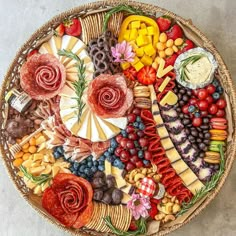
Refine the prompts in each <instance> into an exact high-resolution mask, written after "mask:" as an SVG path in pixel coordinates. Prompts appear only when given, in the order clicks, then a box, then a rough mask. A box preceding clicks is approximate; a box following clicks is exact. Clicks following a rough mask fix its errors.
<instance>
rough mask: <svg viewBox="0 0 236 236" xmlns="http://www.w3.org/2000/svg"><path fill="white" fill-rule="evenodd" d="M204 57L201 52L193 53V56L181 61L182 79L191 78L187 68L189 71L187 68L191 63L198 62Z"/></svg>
mask: <svg viewBox="0 0 236 236" xmlns="http://www.w3.org/2000/svg"><path fill="white" fill-rule="evenodd" d="M202 57H203V55H202V54H199V55H193V56H191V57H187V58H185V59H183V60H182V61H181V65H180V69H181V72H180V79H181V80H182V81H186V80H189V77H188V75H187V73H186V70H187V71H188V69H187V65H189V64H194V63H195V62H197V61H198V60H200V59H201V58H202Z"/></svg>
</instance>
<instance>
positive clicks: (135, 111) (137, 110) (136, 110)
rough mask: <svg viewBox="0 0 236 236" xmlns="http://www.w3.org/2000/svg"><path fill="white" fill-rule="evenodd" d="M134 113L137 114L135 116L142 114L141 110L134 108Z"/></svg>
mask: <svg viewBox="0 0 236 236" xmlns="http://www.w3.org/2000/svg"><path fill="white" fill-rule="evenodd" d="M133 113H134V114H135V115H138V116H139V115H140V114H141V110H140V109H139V108H137V107H136V108H134V110H133Z"/></svg>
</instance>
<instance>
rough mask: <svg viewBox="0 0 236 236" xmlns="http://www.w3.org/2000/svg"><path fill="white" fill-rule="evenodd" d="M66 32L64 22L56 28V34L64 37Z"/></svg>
mask: <svg viewBox="0 0 236 236" xmlns="http://www.w3.org/2000/svg"><path fill="white" fill-rule="evenodd" d="M64 33H65V26H64V25H63V24H60V25H59V26H58V27H57V28H56V29H55V34H56V36H60V37H62V36H63V35H64Z"/></svg>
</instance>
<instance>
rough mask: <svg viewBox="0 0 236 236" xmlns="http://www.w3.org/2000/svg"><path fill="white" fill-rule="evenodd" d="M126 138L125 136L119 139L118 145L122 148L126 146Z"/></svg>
mask: <svg viewBox="0 0 236 236" xmlns="http://www.w3.org/2000/svg"><path fill="white" fill-rule="evenodd" d="M127 143H128V139H127V138H122V139H121V141H120V146H121V147H123V148H126V147H127Z"/></svg>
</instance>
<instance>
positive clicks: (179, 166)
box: [171, 160, 189, 175]
mask: <svg viewBox="0 0 236 236" xmlns="http://www.w3.org/2000/svg"><path fill="white" fill-rule="evenodd" d="M171 165H172V167H173V168H174V169H175V171H176V173H177V174H178V175H179V174H181V173H183V172H184V171H186V170H187V169H188V168H189V167H188V165H187V164H186V163H185V162H184V161H183V160H178V161H176V162H174V163H171Z"/></svg>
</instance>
